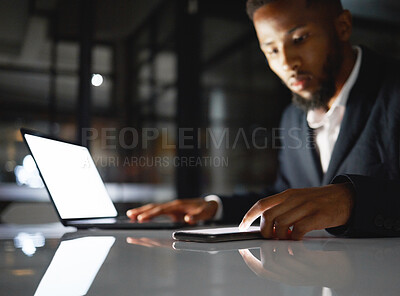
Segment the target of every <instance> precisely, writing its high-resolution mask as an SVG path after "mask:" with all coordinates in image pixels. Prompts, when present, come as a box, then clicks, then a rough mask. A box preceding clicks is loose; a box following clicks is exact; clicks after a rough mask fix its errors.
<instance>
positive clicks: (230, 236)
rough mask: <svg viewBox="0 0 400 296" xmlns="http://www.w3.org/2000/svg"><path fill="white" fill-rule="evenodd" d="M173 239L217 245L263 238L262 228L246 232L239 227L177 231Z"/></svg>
mask: <svg viewBox="0 0 400 296" xmlns="http://www.w3.org/2000/svg"><path fill="white" fill-rule="evenodd" d="M172 237H173V238H174V239H176V240H181V241H189V242H199V243H216V242H228V241H237V240H246V239H260V238H262V236H261V232H260V226H251V227H250V228H249V229H247V230H246V231H240V230H239V228H238V227H220V228H209V229H194V230H180V231H175V232H174V233H173V234H172Z"/></svg>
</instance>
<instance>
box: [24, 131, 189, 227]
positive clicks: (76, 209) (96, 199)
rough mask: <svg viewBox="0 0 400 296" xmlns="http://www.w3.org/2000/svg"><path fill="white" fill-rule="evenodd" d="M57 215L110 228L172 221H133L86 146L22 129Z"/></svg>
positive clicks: (66, 221)
mask: <svg viewBox="0 0 400 296" xmlns="http://www.w3.org/2000/svg"><path fill="white" fill-rule="evenodd" d="M21 133H22V136H23V138H24V141H25V143H26V144H27V145H28V148H29V150H30V153H31V154H32V156H33V158H34V160H35V162H36V165H37V167H38V169H39V172H40V176H41V178H42V180H43V183H44V184H45V186H46V189H47V191H48V193H49V195H50V199H51V201H52V202H53V204H54V206H55V208H56V212H57V213H58V216H59V218H60V220H61V222H62V224H64V225H65V226H74V227H77V228H91V227H96V228H110V229H163V228H164V229H165V228H178V227H180V226H182V225H183V224H178V223H173V222H169V221H163V222H144V223H138V222H132V221H130V220H129V219H128V218H127V217H126V218H125V217H123V219H120V218H118V217H117V216H118V214H117V210H116V209H115V207H114V204H113V203H112V201H111V198H110V196H109V195H108V193H107V190H106V188H105V186H104V183H103V181H102V180H101V177H100V174H99V172H98V170H97V168H96V166H95V164H94V161H93V159H92V157H91V156H90V153H89V150H88V149H87V148H86V147H83V146H80V145H76V144H72V143H67V142H64V141H60V140H56V139H53V138H50V137H47V136H44V135H42V134H40V133H37V132H33V131H29V130H26V129H21Z"/></svg>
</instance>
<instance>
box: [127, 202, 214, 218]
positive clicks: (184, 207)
mask: <svg viewBox="0 0 400 296" xmlns="http://www.w3.org/2000/svg"><path fill="white" fill-rule="evenodd" d="M217 209H218V203H217V202H215V201H205V200H204V199H203V198H193V199H177V200H173V201H170V202H167V203H162V204H148V205H145V206H143V207H140V208H136V209H131V210H129V211H127V212H126V215H127V216H128V217H129V218H130V219H132V220H137V221H139V222H144V221H148V220H150V219H152V218H154V217H157V216H161V215H167V216H169V217H171V219H172V220H173V221H175V222H180V221H184V222H186V223H189V224H195V223H197V222H199V221H207V220H210V219H212V218H213V217H214V215H215V213H216V212H217Z"/></svg>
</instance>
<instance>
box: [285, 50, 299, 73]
mask: <svg viewBox="0 0 400 296" xmlns="http://www.w3.org/2000/svg"><path fill="white" fill-rule="evenodd" d="M281 59H282V61H281V64H282V69H283V70H284V71H285V72H288V71H296V70H298V69H299V68H300V65H301V59H300V57H299V55H297V54H296V52H294V51H293V50H290V49H284V50H283V51H282V55H281Z"/></svg>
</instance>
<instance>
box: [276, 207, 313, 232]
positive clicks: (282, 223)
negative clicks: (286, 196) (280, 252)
mask: <svg viewBox="0 0 400 296" xmlns="http://www.w3.org/2000/svg"><path fill="white" fill-rule="evenodd" d="M277 207H279V206H277ZM314 213H315V209H314V207H312V206H310V204H309V203H304V204H302V205H300V206H297V207H294V208H292V209H291V210H289V211H287V212H285V213H282V214H281V215H279V216H277V217H275V235H276V237H277V238H279V239H289V238H290V237H291V231H289V227H290V226H292V225H294V224H295V223H296V222H298V221H301V220H302V219H304V218H305V217H308V216H311V215H313V214H314Z"/></svg>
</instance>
